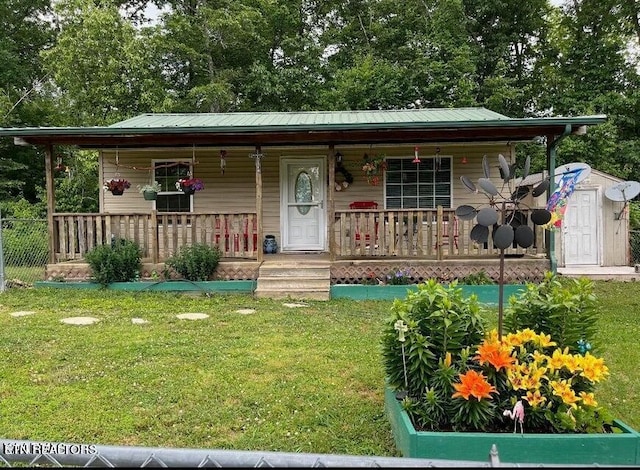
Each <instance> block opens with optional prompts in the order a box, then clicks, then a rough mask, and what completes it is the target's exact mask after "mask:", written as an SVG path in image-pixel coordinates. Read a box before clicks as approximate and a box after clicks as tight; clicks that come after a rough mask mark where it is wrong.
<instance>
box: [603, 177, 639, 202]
mask: <svg viewBox="0 0 640 470" xmlns="http://www.w3.org/2000/svg"><path fill="white" fill-rule="evenodd" d="M638 194H640V183H638V182H637V181H623V182H622V183H618V184H614V185H613V186H611V187H610V188H607V190H606V191H605V192H604V195H605V196H606V197H607V199H610V200H611V201H614V202H627V201H629V200H631V199H633V198H634V197H636V196H637V195H638Z"/></svg>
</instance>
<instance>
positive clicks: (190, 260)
mask: <svg viewBox="0 0 640 470" xmlns="http://www.w3.org/2000/svg"><path fill="white" fill-rule="evenodd" d="M220 256H221V253H220V249H219V248H218V247H217V246H209V245H207V244H205V243H194V244H193V245H184V246H182V248H180V251H179V252H178V253H177V254H175V255H173V256H172V257H171V258H169V259H167V261H166V264H167V266H170V267H171V268H173V269H174V270H175V271H176V272H177V273H179V274H180V275H181V276H182V277H183V278H185V279H188V280H190V281H206V280H208V279H209V278H210V277H211V275H212V274H213V273H214V272H215V270H216V268H217V267H218V262H219V261H220Z"/></svg>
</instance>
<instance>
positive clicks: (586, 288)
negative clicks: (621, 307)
mask: <svg viewBox="0 0 640 470" xmlns="http://www.w3.org/2000/svg"><path fill="white" fill-rule="evenodd" d="M593 287H594V284H593V281H591V280H589V279H587V278H579V279H576V278H566V277H561V276H558V275H556V274H554V273H552V272H547V273H546V274H545V276H544V279H543V280H542V281H541V282H540V283H539V284H533V283H529V284H527V285H526V289H524V290H523V291H522V292H521V293H520V294H519V295H517V296H512V297H511V298H510V299H509V306H508V307H507V309H506V312H505V326H506V327H507V329H508V330H509V331H516V330H522V329H525V328H530V329H532V330H534V331H536V332H539V333H546V334H548V335H551V338H553V340H554V341H555V342H556V343H557V344H558V347H560V348H563V349H564V348H565V347H567V348H569V351H570V352H572V353H576V352H585V351H587V350H591V349H592V348H593V347H594V346H595V345H596V343H595V335H596V322H597V308H596V307H597V304H596V297H595V295H594V293H593Z"/></svg>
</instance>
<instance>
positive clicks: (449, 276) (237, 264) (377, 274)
mask: <svg viewBox="0 0 640 470" xmlns="http://www.w3.org/2000/svg"><path fill="white" fill-rule="evenodd" d="M307 256H309V257H310V258H313V256H314V255H307ZM499 263H500V261H499V259H497V258H486V259H455V260H442V261H437V260H431V259H430V260H418V259H415V258H412V259H403V258H386V259H357V260H336V261H333V262H330V273H331V274H330V276H331V284H361V283H363V281H365V282H366V280H369V279H374V278H379V279H382V278H384V277H385V276H386V275H387V274H389V273H392V272H395V271H397V270H400V269H403V270H408V271H409V273H410V276H411V277H412V278H413V280H414V282H416V283H419V282H422V281H424V280H426V279H430V278H436V279H438V280H439V281H441V282H451V281H453V280H455V279H461V278H463V277H465V276H468V275H470V274H477V273H479V272H481V271H484V273H485V274H486V275H487V276H489V277H491V278H492V279H493V280H494V281H496V282H497V281H498V278H499V272H500V271H499V268H500V266H499ZM259 268H260V263H259V262H257V261H255V260H224V259H223V260H221V261H220V264H219V265H218V268H217V270H216V273H215V275H214V277H213V278H212V280H257V279H258V272H259ZM164 269H165V265H164V263H150V262H143V269H142V272H141V276H140V277H141V278H142V279H150V278H152V277H154V274H153V273H154V272H155V273H156V274H157V275H159V276H162V273H163V271H164ZM549 269H550V263H549V260H548V259H546V258H537V257H521V258H509V259H506V260H505V271H504V282H505V283H508V284H518V283H523V282H539V281H540V280H542V278H543V276H544V273H545V272H547V271H548V270H549ZM90 277H91V270H90V268H89V265H88V264H87V263H84V262H82V261H72V262H62V263H55V264H49V265H47V270H46V279H47V280H62V279H64V280H67V281H83V280H89V278H90ZM174 278H177V276H175V277H174Z"/></svg>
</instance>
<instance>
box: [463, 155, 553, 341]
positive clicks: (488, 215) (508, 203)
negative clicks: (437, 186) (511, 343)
mask: <svg viewBox="0 0 640 470" xmlns="http://www.w3.org/2000/svg"><path fill="white" fill-rule="evenodd" d="M498 164H499V168H500V175H501V179H502V187H501V188H500V190H498V188H497V187H496V185H495V184H494V183H493V182H492V181H491V175H490V168H489V161H488V159H487V156H486V155H485V156H484V157H483V158H482V170H483V174H484V177H483V178H479V179H478V184H477V185H476V184H474V183H473V181H471V179H469V178H468V177H467V176H461V177H460V180H461V181H462V184H463V185H464V186H465V187H466V188H467V189H468V190H469V191H471V192H473V193H478V192H482V193H483V194H484V195H485V196H486V197H487V198H488V205H487V206H485V207H482V208H480V209H478V208H476V207H473V206H470V205H461V206H458V207H457V208H456V211H455V212H456V216H457V217H458V218H460V219H461V220H473V219H476V222H477V223H476V224H475V225H474V226H473V228H472V229H471V233H470V234H469V236H470V238H471V240H473V241H474V242H476V243H482V244H486V243H488V241H489V229H490V227H491V228H492V237H491V238H492V241H493V244H494V246H495V247H496V248H498V249H499V250H500V277H499V280H498V335H499V337H500V338H502V318H503V305H502V304H503V298H504V258H505V256H504V250H505V249H506V248H508V247H509V246H511V245H512V244H514V243H515V244H517V245H518V246H521V247H522V248H528V247H530V246H531V245H533V243H534V240H535V234H534V232H533V229H532V228H531V227H529V225H527V215H526V213H525V212H524V211H523V210H522V209H525V208H526V209H530V208H529V207H528V206H527V205H526V204H524V203H523V202H522V200H523V199H524V198H525V197H526V196H527V195H528V194H529V193H530V192H531V195H532V196H533V197H538V196H540V195H542V194H543V193H544V192H545V191H547V189H548V188H549V179H548V178H545V179H543V180H542V181H540V182H539V183H538V184H537V185H536V186H535V187H533V189H530V188H529V186H525V185H522V184H521V183H522V182H523V181H524V179H525V178H526V177H527V176H528V175H529V168H530V165H531V160H530V158H529V157H527V158H526V160H525V163H524V168H523V169H522V174H521V179H520V183H519V184H518V185H516V184H515V180H516V173H517V166H516V164H515V163H514V164H509V163H508V162H507V159H506V158H505V157H504V156H503V155H498ZM530 213H531V221H532V222H533V223H534V224H535V225H545V224H547V223H548V222H549V221H550V220H551V213H550V212H549V211H548V210H547V209H532V210H531V211H530Z"/></svg>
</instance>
